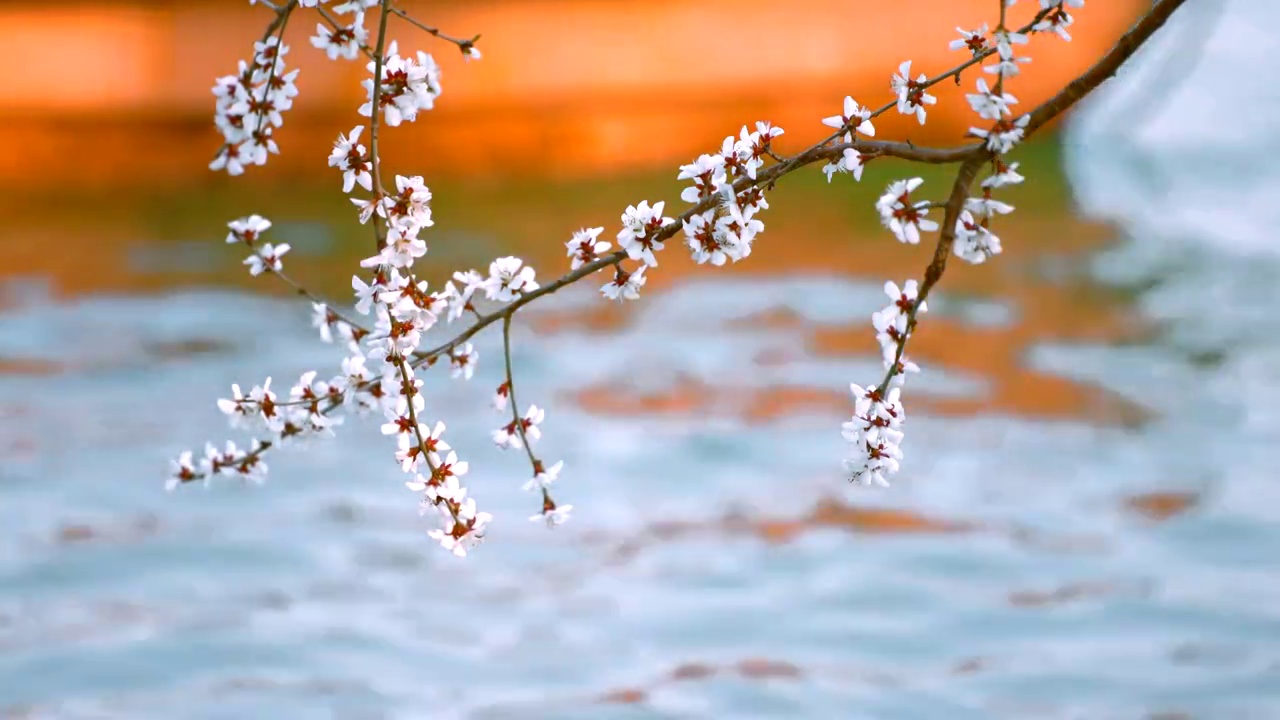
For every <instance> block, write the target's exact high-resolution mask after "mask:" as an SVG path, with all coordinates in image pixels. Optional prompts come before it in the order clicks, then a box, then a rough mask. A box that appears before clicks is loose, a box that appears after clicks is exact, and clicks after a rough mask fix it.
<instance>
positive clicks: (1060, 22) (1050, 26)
mask: <svg viewBox="0 0 1280 720" xmlns="http://www.w3.org/2000/svg"><path fill="white" fill-rule="evenodd" d="M1082 1H1083V0H1082ZM1041 2H1042V3H1043V2H1044V0H1041ZM1075 21H1076V19H1075V18H1074V17H1072V16H1071V14H1070V13H1068V12H1066V11H1065V10H1063V9H1062V8H1061V7H1059V8H1058V9H1057V10H1054V11H1053V12H1051V13H1049V14H1048V15H1046V16H1045V18H1044V19H1043V20H1041V21H1040V22H1038V23H1036V24H1035V25H1032V26H1031V29H1032V30H1034V31H1036V32H1044V31H1046V30H1052V31H1053V32H1054V33H1056V34H1057V35H1058V37H1060V38H1062V39H1063V40H1064V41H1065V42H1071V33H1070V32H1067V28H1069V27H1071V26H1072V25H1073V24H1074V23H1075Z"/></svg>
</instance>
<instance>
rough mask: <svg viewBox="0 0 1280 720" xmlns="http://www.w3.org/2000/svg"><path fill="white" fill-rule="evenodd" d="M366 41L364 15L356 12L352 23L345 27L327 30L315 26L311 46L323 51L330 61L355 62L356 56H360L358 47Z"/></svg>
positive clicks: (367, 37) (323, 27) (327, 28)
mask: <svg viewBox="0 0 1280 720" xmlns="http://www.w3.org/2000/svg"><path fill="white" fill-rule="evenodd" d="M368 39H369V33H368V32H367V31H366V30H365V29H364V13H363V12H358V13H356V16H355V18H354V20H353V21H352V23H351V24H350V25H347V26H345V27H339V28H329V27H325V26H324V25H320V24H317V25H316V34H315V35H314V36H313V37H312V38H311V45H312V46H313V47H315V48H317V49H319V50H324V52H325V54H326V55H328V56H329V59H330V60H337V59H338V58H340V57H341V58H344V59H347V60H355V59H356V55H358V54H360V46H361V45H363V44H364V43H365V41H366V40H368Z"/></svg>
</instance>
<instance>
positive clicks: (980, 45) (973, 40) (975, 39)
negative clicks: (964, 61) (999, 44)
mask: <svg viewBox="0 0 1280 720" xmlns="http://www.w3.org/2000/svg"><path fill="white" fill-rule="evenodd" d="M956 32H958V33H960V39H958V40H952V41H951V45H950V46H949V47H950V48H951V49H952V50H968V51H969V53H970V54H972V55H974V56H975V57H976V56H978V55H980V54H982V52H983V51H985V50H986V49H987V48H989V47H991V46H990V45H988V44H987V24H986V23H982V25H981V26H979V27H978V28H977V29H975V30H965V29H964V28H959V27H958V28H956Z"/></svg>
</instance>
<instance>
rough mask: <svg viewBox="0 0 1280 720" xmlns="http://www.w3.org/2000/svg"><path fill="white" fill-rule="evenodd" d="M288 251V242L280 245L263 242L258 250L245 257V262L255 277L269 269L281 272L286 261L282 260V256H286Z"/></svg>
mask: <svg viewBox="0 0 1280 720" xmlns="http://www.w3.org/2000/svg"><path fill="white" fill-rule="evenodd" d="M287 252H289V244H288V243H280V244H279V245H272V244H271V243H263V245H262V246H261V247H259V248H258V249H257V252H255V253H254V254H252V255H250V256H249V257H247V258H245V259H244V263H243V264H244V265H248V266H249V274H250V275H253V276H255V277H256V276H258V275H261V274H262V273H264V272H266V271H267V270H270V271H271V272H280V271H281V270H283V269H284V263H282V262H280V258H282V257H284V255H285V253H287Z"/></svg>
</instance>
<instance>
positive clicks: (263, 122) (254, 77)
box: [209, 36, 298, 175]
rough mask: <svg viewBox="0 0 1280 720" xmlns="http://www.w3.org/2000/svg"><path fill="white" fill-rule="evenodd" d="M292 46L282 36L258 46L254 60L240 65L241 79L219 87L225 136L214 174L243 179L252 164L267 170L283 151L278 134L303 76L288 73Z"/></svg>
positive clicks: (218, 111)
mask: <svg viewBox="0 0 1280 720" xmlns="http://www.w3.org/2000/svg"><path fill="white" fill-rule="evenodd" d="M287 54H289V46H288V45H285V44H284V43H283V42H281V41H280V38H279V37H277V36H271V37H268V38H267V39H266V40H263V41H259V42H255V43H254V44H253V59H252V60H251V61H250V62H245V61H244V60H241V61H240V66H239V71H238V72H237V73H236V74H235V75H227V76H225V77H220V78H218V79H217V81H216V82H215V83H214V85H213V96H214V98H215V102H214V114H213V124H214V126H216V127H217V128H218V132H220V133H222V139H223V143H222V147H221V148H220V149H219V150H218V155H217V156H216V157H215V158H214V159H213V162H211V163H209V168H210V169H211V170H226V171H227V174H229V175H240V174H242V173H243V172H244V169H245V167H246V166H248V165H266V164H267V157H268V155H269V154H271V153H278V152H280V148H279V147H278V146H277V145H276V141H275V139H274V138H273V133H274V132H275V130H276V128H279V127H280V126H281V125H284V115H283V114H282V113H284V112H285V111H286V110H289V109H290V108H292V107H293V98H295V97H297V95H298V87H297V86H296V85H295V84H294V80H296V79H297V77H298V71H297V70H293V71H292V72H285V60H284V56H285V55H287Z"/></svg>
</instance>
